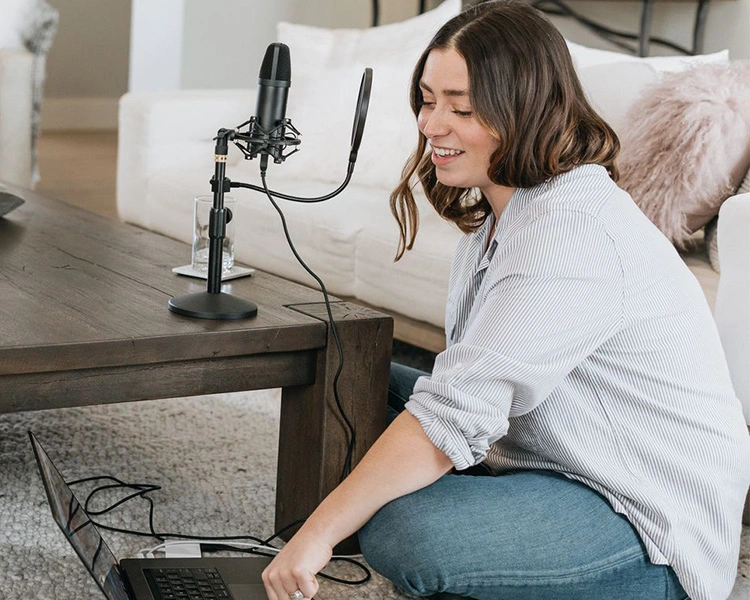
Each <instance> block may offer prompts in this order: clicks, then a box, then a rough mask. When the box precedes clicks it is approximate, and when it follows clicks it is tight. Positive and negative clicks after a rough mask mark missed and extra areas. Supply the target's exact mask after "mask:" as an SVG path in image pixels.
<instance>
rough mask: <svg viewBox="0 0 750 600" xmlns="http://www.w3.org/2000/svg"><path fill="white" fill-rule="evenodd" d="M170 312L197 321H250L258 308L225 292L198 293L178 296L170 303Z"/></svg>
mask: <svg viewBox="0 0 750 600" xmlns="http://www.w3.org/2000/svg"><path fill="white" fill-rule="evenodd" d="M169 310H171V311H172V312H173V313H177V314H178V315H183V316H185V317H193V318H196V319H215V320H232V319H249V318H250V317H254V316H255V315H257V314H258V306H257V305H256V304H254V303H252V302H250V301H248V300H245V299H243V298H238V297H237V296H232V294H227V293H224V292H219V293H218V294H211V293H209V292H196V293H194V294H185V295H184V296H176V297H174V298H172V299H171V300H170V301H169Z"/></svg>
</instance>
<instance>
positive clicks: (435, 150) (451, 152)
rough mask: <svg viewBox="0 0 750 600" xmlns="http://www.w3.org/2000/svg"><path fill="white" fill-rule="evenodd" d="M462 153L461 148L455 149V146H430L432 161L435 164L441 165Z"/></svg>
mask: <svg viewBox="0 0 750 600" xmlns="http://www.w3.org/2000/svg"><path fill="white" fill-rule="evenodd" d="M463 153H464V151H463V150H456V149H455V148H439V147H437V146H433V147H432V162H433V164H435V165H438V166H442V165H447V164H448V163H450V162H452V161H453V160H455V159H456V158H457V157H459V156H461V155H462V154H463Z"/></svg>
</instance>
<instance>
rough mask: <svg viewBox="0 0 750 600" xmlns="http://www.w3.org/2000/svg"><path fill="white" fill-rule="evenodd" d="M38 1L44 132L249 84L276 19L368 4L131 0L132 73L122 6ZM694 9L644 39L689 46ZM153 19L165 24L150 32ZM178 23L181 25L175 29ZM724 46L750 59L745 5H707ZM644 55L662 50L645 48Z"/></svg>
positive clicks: (386, 13) (626, 18) (596, 41)
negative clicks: (157, 92)
mask: <svg viewBox="0 0 750 600" xmlns="http://www.w3.org/2000/svg"><path fill="white" fill-rule="evenodd" d="M48 1H49V2H50V4H52V5H53V6H54V7H55V8H57V9H58V10H59V11H60V26H59V30H58V34H57V37H56V38H55V40H54V43H53V46H52V50H51V51H50V55H49V57H48V63H47V83H46V87H45V101H44V105H43V116H42V127H43V128H44V129H45V130H50V129H96V128H115V127H116V126H117V101H118V99H119V97H120V96H121V95H122V94H124V93H125V92H126V91H127V90H128V89H157V88H158V86H160V85H161V86H163V87H165V88H166V89H177V88H179V87H183V88H231V87H235V88H236V87H249V86H253V85H255V80H256V78H257V73H258V69H259V67H260V63H261V60H262V57H263V53H264V51H265V48H266V46H267V45H268V44H269V43H270V42H271V41H273V39H274V37H275V24H276V22H278V21H279V20H289V21H293V22H297V23H306V24H309V25H317V26H325V27H367V26H369V25H370V19H371V6H372V3H371V0H273V1H271V0H220V2H218V1H217V0H169V1H168V2H165V0H133V2H134V4H135V5H136V7H137V6H138V4H139V3H140V4H141V5H142V6H145V7H147V11H151V13H153V12H154V11H157V12H159V13H160V16H158V18H157V19H156V20H155V19H153V18H152V15H147V14H146V16H144V17H143V18H144V22H142V23H140V24H139V23H136V22H135V20H134V22H133V26H134V31H133V38H132V39H133V40H134V43H135V46H134V48H133V56H132V58H133V61H132V62H133V63H134V64H135V65H136V67H137V68H136V73H135V75H134V74H133V73H132V69H133V64H129V58H130V50H129V49H130V41H131V3H130V2H128V1H127V0H48ZM438 2H439V0H431V2H428V5H429V6H434V5H437V3H438ZM217 5H220V6H221V10H216V6H217ZM417 6H418V0H381V23H390V22H395V21H400V20H403V19H405V18H408V17H410V16H413V15H414V14H416V12H417ZM570 6H571V7H572V8H574V9H575V10H579V11H580V12H583V13H584V14H586V15H588V16H590V17H592V18H594V19H596V20H598V21H601V22H602V23H603V24H607V25H609V26H610V27H613V28H620V29H625V30H630V31H634V32H635V31H637V30H638V26H639V20H640V3H639V2H592V1H587V0H574V1H571V2H570ZM695 7H696V3H694V2H657V3H656V6H655V10H654V25H653V32H654V34H655V35H661V36H663V37H667V38H670V39H674V40H675V41H677V42H679V43H681V44H683V45H686V46H689V45H690V44H691V36H692V27H693V20H694V15H695ZM136 12H137V11H134V12H133V16H137V15H136ZM144 14H145V13H144ZM142 16H143V15H142ZM183 20H184V21H183ZM553 20H554V21H555V23H556V24H557V25H558V27H559V28H560V29H561V30H562V31H563V33H564V34H565V35H566V36H568V37H569V38H570V39H572V40H573V41H577V42H579V43H583V44H587V45H591V46H594V47H599V48H610V49H614V48H613V47H612V46H610V45H609V44H608V43H607V42H605V41H603V40H601V39H600V38H598V37H596V36H594V35H593V34H591V33H590V32H588V31H587V30H586V29H584V28H583V27H581V26H580V25H577V24H576V23H575V22H573V21H571V20H569V19H561V18H553ZM156 21H158V22H160V23H167V24H171V25H170V26H169V27H166V26H161V25H160V26H159V27H154V23H155V22H156ZM180 22H184V27H182V28H180V30H179V31H177V30H176V29H175V27H174V25H175V23H180ZM139 36H140V37H139ZM154 48H155V49H156V50H154ZM724 48H729V49H730V53H731V56H732V58H734V59H740V58H750V0H726V1H721V2H711V4H710V6H709V12H708V19H707V23H706V43H705V51H706V52H715V51H717V50H721V49H724ZM160 50H161V52H160ZM651 53H652V54H669V53H670V51H669V50H666V49H663V48H661V47H659V46H652V52H651ZM292 60H294V57H292ZM144 65H145V67H147V68H146V70H145V71H142V68H144ZM129 69H131V77H130V79H131V81H130V88H129V85H128V73H129Z"/></svg>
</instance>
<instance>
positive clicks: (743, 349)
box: [715, 194, 750, 425]
mask: <svg viewBox="0 0 750 600" xmlns="http://www.w3.org/2000/svg"><path fill="white" fill-rule="evenodd" d="M717 235H718V242H719V260H720V263H721V277H720V278H719V289H718V292H717V295H716V310H715V317H716V325H717V326H718V328H719V335H720V336H721V342H722V345H723V346H724V353H725V354H726V357H727V362H728V363H729V370H730V372H731V374H732V383H733V384H734V389H735V392H736V393H737V396H738V397H739V399H740V401H741V402H742V407H743V410H744V412H745V420H746V421H747V423H748V424H749V425H750V194H738V195H736V196H732V197H731V198H729V199H727V200H726V201H724V203H723V204H722V206H721V211H720V212H719V226H718V233H717Z"/></svg>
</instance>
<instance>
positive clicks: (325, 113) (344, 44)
mask: <svg viewBox="0 0 750 600" xmlns="http://www.w3.org/2000/svg"><path fill="white" fill-rule="evenodd" d="M460 10H461V0H445V1H444V2H443V3H442V4H441V5H440V6H438V7H437V8H435V9H433V10H431V11H428V12H426V13H424V14H422V15H419V16H417V17H414V18H412V19H407V20H406V21H402V22H400V23H394V24H391V25H382V26H380V27H373V28H370V29H322V28H319V27H309V26H304V25H294V24H291V23H279V25H278V29H277V33H278V40H279V41H280V42H283V43H285V44H287V45H288V46H289V49H290V52H291V59H292V86H291V88H290V90H289V102H288V108H287V113H286V114H287V116H288V117H289V118H290V119H291V120H292V123H293V124H294V126H295V127H297V129H299V131H300V132H301V139H302V144H301V146H300V152H299V153H297V154H295V155H294V156H293V157H291V158H290V159H289V160H288V161H286V162H285V163H284V175H290V176H304V177H308V178H309V177H310V174H311V173H313V174H315V175H314V177H315V178H316V179H317V180H319V181H325V182H329V183H338V182H340V181H342V180H343V178H344V175H345V174H346V166H347V163H348V157H349V145H350V138H351V130H352V122H353V120H354V108H355V106H356V103H357V91H358V89H359V84H360V80H361V78H362V73H363V71H364V69H365V67H372V69H373V83H372V95H371V98H370V105H369V110H368V115H367V122H366V125H365V133H364V137H363V138H362V146H361V147H360V151H359V157H358V159H357V165H356V168H355V171H354V176H353V181H355V182H357V183H359V184H362V185H372V186H378V187H383V186H386V187H391V186H392V185H394V184H395V183H396V182H397V181H398V178H399V176H400V174H401V169H402V168H403V165H404V163H405V162H406V159H407V158H408V156H409V154H410V153H411V152H412V150H413V149H414V148H415V147H416V143H417V134H416V123H415V119H414V115H413V114H412V113H411V109H410V107H409V101H408V92H409V79H410V76H411V73H412V70H413V68H414V65H415V64H416V62H417V59H418V58H419V55H420V54H421V53H422V51H423V50H424V48H425V47H426V46H427V44H428V43H429V41H430V40H431V39H432V36H433V35H434V34H435V32H437V30H438V29H439V28H440V27H441V26H442V25H443V23H445V22H446V21H448V20H449V19H450V18H452V17H453V16H454V15H456V14H458V13H459V12H460ZM279 172H281V171H279Z"/></svg>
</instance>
